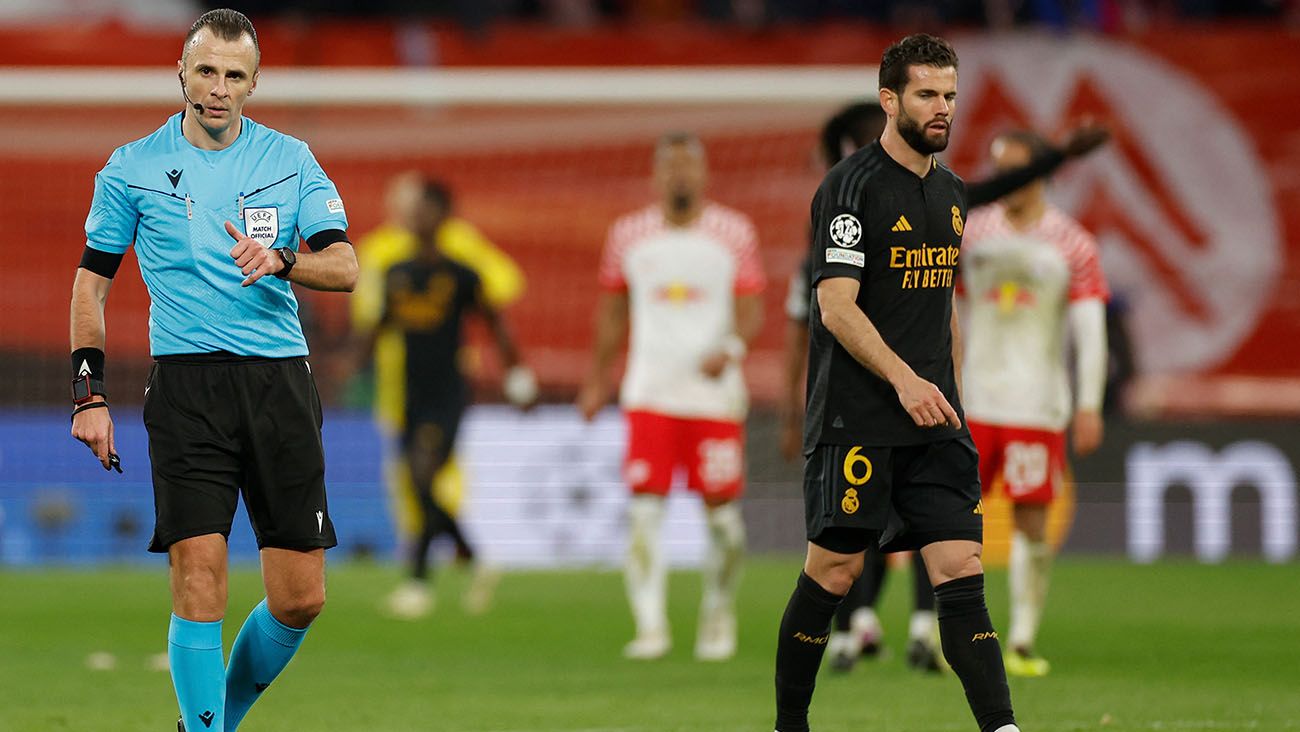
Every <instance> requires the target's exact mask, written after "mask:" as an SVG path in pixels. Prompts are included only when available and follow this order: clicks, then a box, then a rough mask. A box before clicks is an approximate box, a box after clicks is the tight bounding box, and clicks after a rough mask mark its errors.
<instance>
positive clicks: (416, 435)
mask: <svg viewBox="0 0 1300 732" xmlns="http://www.w3.org/2000/svg"><path fill="white" fill-rule="evenodd" d="M450 213H451V194H450V193H449V191H448V190H447V188H446V187H445V186H443V185H442V184H440V183H436V182H432V181H430V182H425V183H423V184H422V187H421V189H420V191H419V195H418V197H417V199H416V201H415V207H414V211H413V213H412V217H411V225H412V232H411V233H412V234H413V236H414V238H415V242H416V250H415V253H414V256H413V257H411V258H410V259H407V260H405V261H401V262H398V263H397V264H394V265H393V266H392V267H391V268H389V270H388V274H387V275H386V277H385V283H384V290H383V303H384V305H383V310H382V314H381V315H380V317H379V320H378V322H377V323H376V326H375V330H374V331H372V332H371V333H370V334H369V336H368V337H367V338H366V339H365V341H364V345H363V346H362V353H363V354H369V353H372V352H373V351H374V349H375V345H376V342H377V341H378V340H379V338H381V337H382V335H383V333H385V332H389V331H391V332H395V333H397V334H399V335H400V336H401V337H402V339H403V345H404V349H403V350H404V352H405V358H404V362H405V371H404V374H403V379H402V381H403V387H402V393H403V403H404V407H403V410H402V415H401V418H402V437H401V449H402V454H403V457H404V459H405V463H406V467H407V472H408V474H409V481H410V482H409V485H410V491H411V495H412V499H413V500H414V501H415V502H416V503H417V504H418V506H419V508H420V524H419V532H418V533H417V534H416V536H415V540H414V542H412V544H411V547H410V573H411V576H410V580H409V581H408V582H406V583H404V584H403V585H402V586H400V587H399V588H397V590H396V591H394V593H393V594H392V595H391V596H390V597H389V610H390V611H391V612H392V613H393V614H394V615H396V616H398V617H402V618H418V617H422V616H424V615H426V614H427V613H428V612H429V611H430V610H432V607H433V600H434V595H433V591H432V588H431V587H430V585H429V581H428V580H429V549H430V546H431V545H432V543H433V541H434V539H436V538H437V537H438V536H440V535H442V534H447V535H448V536H449V537H451V539H452V540H453V541H454V542H455V543H456V549H457V555H458V557H459V558H461V559H464V560H466V561H469V562H474V560H475V556H474V550H473V548H472V547H471V546H470V544H469V542H468V540H467V539H466V538H465V535H464V532H463V530H462V529H461V526H460V524H459V523H458V522H457V521H456V519H455V518H454V517H453V516H452V515H451V514H450V513H449V512H448V511H447V510H446V509H444V508H443V507H442V506H440V505H439V504H438V502H437V501H436V500H435V498H434V494H433V483H434V479H435V476H437V474H438V473H439V471H440V470H442V469H443V466H444V465H445V464H446V462H447V459H448V458H449V457H450V455H451V453H452V450H453V448H454V446H455V442H456V435H457V433H458V431H459V429H460V421H461V417H462V416H463V415H464V412H465V409H466V407H467V406H468V405H469V399H470V389H469V385H468V384H467V383H466V381H465V377H464V375H463V373H462V371H461V366H460V358H459V357H460V352H461V347H462V329H463V326H464V322H465V320H466V318H467V316H468V315H469V314H470V313H471V312H476V313H478V314H479V315H481V316H482V317H483V318H484V319H485V320H486V322H487V325H488V327H489V329H490V330H491V332H492V335H493V337H494V338H495V341H496V345H497V348H498V350H499V351H500V354H501V361H502V364H503V365H504V367H505V369H506V377H505V383H504V387H505V393H506V397H507V398H508V399H509V400H510V401H511V402H513V403H514V404H516V405H518V406H520V407H527V406H530V405H531V404H532V403H533V401H535V400H536V397H537V384H536V381H535V379H534V377H533V375H532V372H531V371H529V370H528V369H527V368H526V367H525V366H523V365H522V364H521V362H520V358H519V352H518V349H517V348H516V347H515V344H514V340H513V339H512V338H511V336H510V334H509V331H508V329H507V328H506V326H505V323H504V321H503V319H502V317H501V315H500V313H499V312H498V311H497V309H496V308H495V307H493V305H492V304H491V303H490V302H489V301H488V299H487V296H486V294H485V292H484V288H483V285H482V281H481V280H480V278H479V276H478V275H477V274H476V273H475V272H474V271H473V270H472V269H470V268H468V267H466V266H464V265H462V264H460V263H458V262H456V261H454V260H452V259H451V258H449V257H447V256H446V255H445V254H444V253H443V247H442V244H441V241H440V239H439V236H438V234H439V232H440V231H441V230H442V229H443V227H444V225H445V223H446V218H447V216H448V215H450ZM476 570H477V571H476V577H475V581H474V582H473V583H471V588H470V591H469V592H468V593H467V596H466V605H467V608H468V609H470V610H481V609H483V608H484V607H485V606H486V603H487V601H488V597H487V596H488V594H490V591H491V586H492V585H493V584H494V583H495V572H494V571H492V570H491V569H490V568H488V567H487V566H485V565H483V564H482V563H478V564H477V565H476Z"/></svg>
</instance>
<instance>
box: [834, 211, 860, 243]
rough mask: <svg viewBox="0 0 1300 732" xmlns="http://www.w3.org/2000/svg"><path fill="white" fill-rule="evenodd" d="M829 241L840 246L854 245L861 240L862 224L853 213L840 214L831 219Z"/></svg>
mask: <svg viewBox="0 0 1300 732" xmlns="http://www.w3.org/2000/svg"><path fill="white" fill-rule="evenodd" d="M831 241H833V242H835V243H836V244H838V245H840V246H842V247H852V246H856V245H857V243H858V242H860V241H862V224H861V223H859V222H858V218H857V217H856V216H854V215H853V214H840V215H839V216H836V217H835V218H834V219H832V220H831Z"/></svg>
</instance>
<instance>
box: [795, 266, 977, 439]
mask: <svg viewBox="0 0 1300 732" xmlns="http://www.w3.org/2000/svg"><path fill="white" fill-rule="evenodd" d="M860 287H861V285H860V284H859V282H858V281H857V280H855V279H853V278H851V277H831V278H827V279H824V280H822V281H821V282H818V283H817V305H818V307H819V308H820V309H821V319H822V324H823V325H825V326H826V329H827V330H829V331H830V332H831V335H833V336H835V340H837V341H839V343H840V345H842V346H844V348H845V350H847V351H848V352H849V355H851V356H853V358H854V359H856V360H857V361H858V363H860V364H862V365H863V366H865V367H866V368H867V369H868V370H870V371H871V372H872V373H874V374H876V375H877V376H879V377H880V378H882V379H884V380H885V381H888V382H889V384H890V385H891V386H893V387H894V390H895V391H897V392H898V401H899V402H900V403H901V404H902V405H903V409H905V410H907V413H908V415H909V416H911V418H912V421H913V422H915V423H916V425H917V426H918V427H937V426H939V425H943V424H947V425H950V426H952V427H960V426H961V419H960V418H959V417H958V416H957V412H956V410H954V409H953V408H952V405H951V404H949V403H948V400H947V399H946V398H944V396H943V392H941V391H940V390H939V387H937V386H935V385H934V384H932V383H930V382H928V381H926V380H925V379H922V378H921V377H919V376H917V375H916V372H914V371H913V370H912V367H910V366H908V365H907V363H906V362H904V361H903V359H901V358H899V357H898V354H896V353H894V351H893V350H892V349H891V348H890V347H889V346H888V345H887V344H886V343H885V341H884V339H883V338H881V337H880V332H879V331H878V330H876V327H875V326H874V325H872V323H871V320H870V319H869V318H867V314H866V313H864V312H862V309H861V308H859V307H858V304H857V297H858V289H859V288H860Z"/></svg>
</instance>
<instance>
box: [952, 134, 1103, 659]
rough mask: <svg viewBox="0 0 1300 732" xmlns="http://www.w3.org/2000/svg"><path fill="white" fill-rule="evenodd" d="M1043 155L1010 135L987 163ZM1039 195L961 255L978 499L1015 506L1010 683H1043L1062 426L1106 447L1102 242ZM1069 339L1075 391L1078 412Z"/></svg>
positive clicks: (987, 220)
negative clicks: (1042, 642)
mask: <svg viewBox="0 0 1300 732" xmlns="http://www.w3.org/2000/svg"><path fill="white" fill-rule="evenodd" d="M1046 147H1047V143H1046V142H1045V141H1044V140H1043V138H1041V137H1039V136H1038V135H1037V134H1034V133H1032V132H1027V131H1016V132H1008V133H1006V134H1003V135H1000V136H999V137H997V138H996V139H995V140H994V141H993V147H992V154H993V161H994V163H995V164H996V165H997V168H998V169H999V170H1007V169H1010V168H1014V167H1016V166H1019V165H1023V164H1024V163H1025V162H1026V161H1028V160H1029V159H1030V158H1031V157H1032V156H1035V155H1038V154H1040V153H1041V152H1042V151H1043V150H1045V149H1046ZM1045 189H1046V183H1045V182H1044V181H1041V180H1040V181H1035V182H1034V183H1031V184H1030V185H1027V186H1025V187H1024V188H1021V189H1020V190H1017V191H1015V192H1014V193H1011V194H1009V195H1007V196H1004V197H1003V198H1002V200H1001V201H1000V202H999V203H998V205H995V206H990V207H988V208H986V209H984V210H982V211H979V212H977V213H974V214H972V215H971V217H970V221H969V222H968V223H967V225H966V237H965V243H964V248H963V252H962V263H963V266H962V281H963V283H964V292H965V296H966V297H965V299H966V303H965V305H966V311H967V313H968V317H967V320H966V323H967V328H966V334H967V340H966V343H967V347H966V360H965V366H964V367H963V369H962V373H963V375H964V380H963V385H964V387H965V390H964V392H963V396H964V398H965V404H966V414H967V416H968V418H969V420H970V431H971V436H972V437H973V438H974V439H975V444H976V446H978V447H979V451H980V483H981V485H982V486H983V490H984V492H985V493H986V494H987V493H988V492H989V491H990V490H991V489H992V488H993V486H994V485H995V481H996V483H997V484H1000V485H1001V486H1002V488H1003V490H1005V491H1006V494H1007V497H1008V498H1009V499H1010V500H1011V503H1012V506H1013V514H1012V515H1013V518H1014V528H1015V533H1014V535H1013V536H1012V541H1011V573H1010V581H1011V628H1010V633H1009V635H1008V638H1007V643H1008V647H1007V651H1006V655H1005V658H1004V661H1005V663H1006V668H1007V672H1008V673H1010V674H1013V675H1017V676H1042V675H1044V674H1046V673H1047V672H1048V670H1049V668H1050V667H1049V665H1048V663H1047V661H1046V660H1045V659H1043V658H1042V657H1041V656H1039V655H1037V654H1036V653H1035V651H1034V639H1035V637H1036V635H1037V632H1038V624H1039V621H1040V619H1041V618H1042V613H1043V606H1044V603H1045V602H1046V599H1047V576H1048V571H1049V569H1050V567H1051V562H1052V548H1051V546H1049V545H1048V543H1047V507H1048V504H1049V503H1050V502H1051V500H1052V498H1053V497H1054V496H1055V495H1056V494H1057V492H1058V491H1059V490H1060V487H1061V484H1062V482H1063V481H1064V480H1066V457H1065V428H1066V425H1067V424H1068V425H1069V426H1070V431H1071V433H1072V434H1073V438H1074V451H1075V453H1076V454H1078V455H1087V454H1088V453H1090V452H1092V451H1093V450H1096V449H1097V447H1098V446H1099V445H1100V444H1101V439H1102V419H1101V406H1102V397H1103V393H1104V390H1105V382H1106V299H1107V297H1108V294H1109V291H1108V288H1107V286H1106V278H1105V276H1104V275H1103V274H1102V270H1101V264H1100V261H1099V260H1098V252H1097V242H1096V240H1095V239H1093V237H1092V235H1091V234H1089V233H1088V232H1087V231H1085V230H1084V228H1083V227H1082V226H1080V225H1079V223H1078V222H1077V221H1075V220H1074V219H1072V218H1070V217H1069V216H1068V215H1066V214H1065V213H1064V212H1063V211H1061V210H1060V209H1058V208H1056V207H1055V206H1053V205H1052V204H1050V203H1049V202H1048V200H1047V195H1046V190H1045ZM1067 330H1068V331H1069V332H1070V333H1071V334H1072V335H1073V340H1072V345H1073V349H1072V350H1073V353H1074V364H1073V365H1074V369H1073V371H1074V374H1075V379H1076V380H1077V386H1076V388H1075V390H1074V394H1075V398H1074V399H1073V401H1072V400H1071V398H1070V376H1069V371H1070V369H1068V368H1067V364H1066V332H1067Z"/></svg>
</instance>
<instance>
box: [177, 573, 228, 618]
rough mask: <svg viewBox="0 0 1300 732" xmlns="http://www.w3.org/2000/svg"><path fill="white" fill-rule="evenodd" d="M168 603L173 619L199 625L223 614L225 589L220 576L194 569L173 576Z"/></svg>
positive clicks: (223, 581) (219, 574)
mask: <svg viewBox="0 0 1300 732" xmlns="http://www.w3.org/2000/svg"><path fill="white" fill-rule="evenodd" d="M172 603H173V606H174V608H173V610H174V611H175V612H176V614H177V615H179V616H181V617H183V618H185V619H187V620H195V621H200V622H208V621H212V620H217V619H220V618H221V617H222V616H224V615H225V610H226V586H225V579H224V576H222V573H221V572H219V571H217V570H216V569H214V568H212V567H207V566H203V565H196V566H192V567H186V568H184V569H179V570H176V571H175V572H173V576H172Z"/></svg>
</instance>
